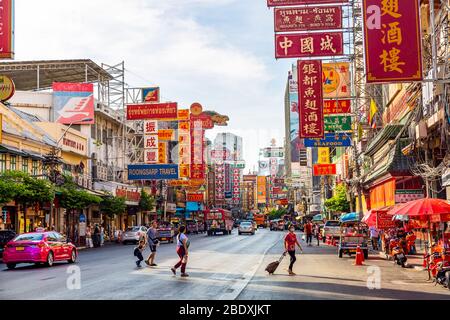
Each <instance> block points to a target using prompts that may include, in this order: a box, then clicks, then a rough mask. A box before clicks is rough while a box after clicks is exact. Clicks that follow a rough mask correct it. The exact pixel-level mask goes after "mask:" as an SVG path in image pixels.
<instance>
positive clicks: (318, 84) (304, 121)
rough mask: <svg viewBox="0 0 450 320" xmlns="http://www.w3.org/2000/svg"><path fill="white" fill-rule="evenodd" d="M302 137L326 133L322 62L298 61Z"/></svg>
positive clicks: (321, 135)
mask: <svg viewBox="0 0 450 320" xmlns="http://www.w3.org/2000/svg"><path fill="white" fill-rule="evenodd" d="M297 71H298V96H299V118H300V121H299V123H300V129H299V137H300V138H321V137H323V134H324V123H323V107H322V103H323V101H322V81H321V80H322V63H321V61H319V60H308V61H298V64H297Z"/></svg>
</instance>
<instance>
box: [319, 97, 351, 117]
mask: <svg viewBox="0 0 450 320" xmlns="http://www.w3.org/2000/svg"><path fill="white" fill-rule="evenodd" d="M350 111H351V102H350V100H324V101H323V113H324V114H338V113H350Z"/></svg>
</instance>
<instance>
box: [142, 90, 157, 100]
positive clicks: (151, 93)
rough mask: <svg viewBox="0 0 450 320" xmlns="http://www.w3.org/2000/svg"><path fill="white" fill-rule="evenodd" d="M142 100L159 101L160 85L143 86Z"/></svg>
mask: <svg viewBox="0 0 450 320" xmlns="http://www.w3.org/2000/svg"><path fill="white" fill-rule="evenodd" d="M142 102H159V87H152V88H142Z"/></svg>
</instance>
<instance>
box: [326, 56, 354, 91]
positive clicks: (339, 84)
mask: <svg viewBox="0 0 450 320" xmlns="http://www.w3.org/2000/svg"><path fill="white" fill-rule="evenodd" d="M349 67H350V64H349V63H348V62H340V63H324V64H323V65H322V73H323V97H324V98H329V99H336V98H347V97H350V71H349Z"/></svg>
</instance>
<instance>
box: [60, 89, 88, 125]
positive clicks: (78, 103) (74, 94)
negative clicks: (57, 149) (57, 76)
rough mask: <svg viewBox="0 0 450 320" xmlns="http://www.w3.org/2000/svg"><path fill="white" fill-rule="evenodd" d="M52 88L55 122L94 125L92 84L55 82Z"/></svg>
mask: <svg viewBox="0 0 450 320" xmlns="http://www.w3.org/2000/svg"><path fill="white" fill-rule="evenodd" d="M52 88H53V109H54V119H55V122H57V123H62V124H68V125H70V124H81V123H82V124H94V85H93V84H92V83H69V82H54V83H53V85H52ZM83 120H89V121H83Z"/></svg>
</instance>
